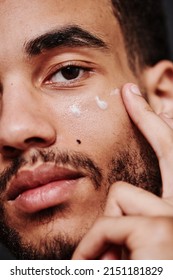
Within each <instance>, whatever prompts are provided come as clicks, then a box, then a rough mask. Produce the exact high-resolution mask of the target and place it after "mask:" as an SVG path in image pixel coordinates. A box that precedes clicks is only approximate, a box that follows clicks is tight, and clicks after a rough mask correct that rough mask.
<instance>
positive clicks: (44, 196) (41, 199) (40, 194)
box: [12, 179, 80, 213]
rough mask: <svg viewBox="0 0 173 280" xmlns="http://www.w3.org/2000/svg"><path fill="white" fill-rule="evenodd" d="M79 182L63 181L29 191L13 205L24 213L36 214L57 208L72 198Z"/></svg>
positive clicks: (20, 196)
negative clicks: (50, 208)
mask: <svg viewBox="0 0 173 280" xmlns="http://www.w3.org/2000/svg"><path fill="white" fill-rule="evenodd" d="M79 180H80V179H76V180H67V181H66V180H61V181H56V182H51V183H49V184H47V185H44V186H40V187H37V188H35V189H30V190H27V191H25V192H23V193H22V194H21V195H19V196H18V197H17V198H16V199H15V200H14V201H12V203H13V205H14V206H15V207H16V209H18V210H19V211H22V212H24V213H36V212H38V211H41V210H43V209H46V208H49V207H53V206H57V205H58V204H61V203H64V202H66V201H68V200H69V199H70V198H71V196H72V195H73V193H74V190H75V188H76V186H77V184H78V181H79Z"/></svg>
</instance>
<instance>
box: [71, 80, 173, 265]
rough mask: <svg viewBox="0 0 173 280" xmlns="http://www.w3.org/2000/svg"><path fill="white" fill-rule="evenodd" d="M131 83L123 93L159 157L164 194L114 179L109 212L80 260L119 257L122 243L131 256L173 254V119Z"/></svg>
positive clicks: (98, 223)
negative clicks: (159, 112) (156, 112)
mask: <svg viewBox="0 0 173 280" xmlns="http://www.w3.org/2000/svg"><path fill="white" fill-rule="evenodd" d="M131 86H134V85H131V84H127V85H125V86H124V88H123V90H122V98H123V100H124V103H125V106H126V108H127V111H128V113H129V115H130V117H131V118H132V120H133V121H134V122H135V123H136V125H137V126H138V128H139V129H140V130H141V131H142V132H143V134H144V135H145V137H146V138H147V139H148V141H149V142H150V143H151V145H152V146H153V148H154V149H155V152H156V154H157V156H158V158H159V163H160V168H161V173H162V179H163V193H162V197H161V198H158V197H157V196H155V195H153V194H151V193H149V192H146V191H145V190H142V189H138V188H135V186H133V185H130V184H127V183H125V182H117V183H115V184H113V185H112V187H111V189H110V191H109V196H108V199H107V203H106V207H105V211H104V215H103V216H102V217H101V218H99V219H98V220H97V221H96V222H95V223H94V225H93V227H92V228H91V230H90V231H89V232H88V233H87V234H86V235H85V237H84V239H83V240H82V241H81V243H80V244H79V246H78V248H77V249H76V251H75V253H74V255H73V259H74V260H75V259H78V260H79V259H80V260H84V259H85V260H89V259H105V260H106V259H108V260H114V259H119V258H121V256H122V253H121V250H120V248H122V247H121V246H123V248H125V249H126V252H128V253H126V254H125V256H124V257H125V258H128V259H131V260H146V259H153V260H156V259H157V260H162V259H166V260H172V259H173V253H172V248H173V241H172V233H173V218H172V215H173V190H172V122H171V119H170V118H169V117H168V116H167V117H166V116H165V115H161V116H158V115H156V114H155V113H154V111H153V110H152V108H151V107H150V106H149V104H147V102H146V101H145V99H144V98H143V97H142V95H141V93H140V91H139V89H138V94H137V95H136V94H134V93H133V92H132V91H131ZM136 115H138V118H136ZM163 133H164V135H166V136H167V137H166V139H163V137H162V135H163ZM168 150H169V153H168V152H167V151H168ZM113 225H114V226H113ZM117 246H120V247H117Z"/></svg>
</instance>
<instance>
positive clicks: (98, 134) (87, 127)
mask: <svg viewBox="0 0 173 280" xmlns="http://www.w3.org/2000/svg"><path fill="white" fill-rule="evenodd" d="M55 110H56V109H54V111H55ZM60 111H61V114H60ZM56 114H57V117H56V118H57V125H58V123H59V129H58V127H57V133H58V135H57V137H58V138H59V139H60V140H59V141H62V143H63V144H62V145H60V146H61V147H62V146H63V148H65V149H67V147H68V149H69V150H75V151H76V150H77V151H81V152H85V153H87V154H88V155H91V156H93V155H95V157H96V158H97V159H99V160H100V159H101V158H103V155H108V154H111V153H112V149H114V148H115V143H116V142H121V140H120V138H122V140H123V139H124V131H126V126H127V122H128V118H127V114H126V113H125V110H124V107H123V103H122V100H121V97H120V94H119V92H118V91H117V90H116V91H114V90H109V92H108V93H107V94H105V92H99V93H98V92H97V94H95V95H92V96H87V95H85V96H82V97H80V98H70V99H68V101H67V102H66V103H65V105H63V106H61V109H60V110H58V111H57V113H56ZM58 120H59V121H58ZM55 122H56V121H55ZM58 138H57V139H58ZM59 144H60V142H59ZM117 148H118V147H117Z"/></svg>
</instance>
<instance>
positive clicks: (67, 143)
mask: <svg viewBox="0 0 173 280" xmlns="http://www.w3.org/2000/svg"><path fill="white" fill-rule="evenodd" d="M0 34H1V44H0V83H1V84H0V85H1V111H0V148H1V157H0V168H1V169H0V171H1V200H0V201H1V227H0V228H1V234H0V235H1V239H2V241H3V242H4V243H6V244H7V245H8V246H10V248H11V249H12V250H13V251H16V252H17V250H18V252H17V256H18V257H19V258H64V259H65V258H70V257H71V254H72V252H73V250H74V248H75V246H76V244H77V243H78V242H79V240H80V239H81V238H82V236H83V235H84V234H85V232H86V231H87V230H88V228H90V227H91V225H92V223H93V222H94V220H95V219H96V218H97V217H98V216H99V215H101V214H102V212H103V210H104V205H105V201H106V196H107V193H108V190H109V187H110V185H111V184H112V183H113V182H115V181H116V180H126V181H129V182H132V183H135V184H136V185H139V186H140V187H145V188H146V184H147V179H146V178H150V175H149V174H147V170H146V166H147V165H148V167H149V165H150V164H151V165H152V163H151V159H149V156H148V154H147V152H146V150H147V149H149V148H148V146H147V144H146V143H145V141H144V140H143V138H142V137H141V136H140V135H139V134H138V133H137V131H136V130H135V129H134V128H133V125H132V124H131V122H130V120H129V117H128V115H127V113H126V111H125V109H124V106H123V103H122V100H121V97H120V94H119V93H118V89H120V88H121V86H122V85H123V84H124V83H126V82H128V81H131V82H137V81H136V80H135V77H134V76H133V74H132V73H131V71H130V70H129V66H128V63H127V57H126V52H125V48H124V43H123V39H122V34H121V31H120V28H119V25H118V22H117V20H116V18H115V16H114V15H113V11H112V8H111V3H110V1H107V0H101V1H100V0H95V1H92V0H87V1H81V0H63V1H61V0H49V1H42V0H30V1H24V0H22V1H20V0H19V1H12V0H8V1H1V2H0ZM146 147H147V149H146ZM148 169H149V170H150V172H151V168H148ZM153 172H154V171H153ZM151 173H152V172H151ZM151 185H152V184H151ZM151 187H152V186H151ZM22 248H23V249H22ZM22 250H23V251H22Z"/></svg>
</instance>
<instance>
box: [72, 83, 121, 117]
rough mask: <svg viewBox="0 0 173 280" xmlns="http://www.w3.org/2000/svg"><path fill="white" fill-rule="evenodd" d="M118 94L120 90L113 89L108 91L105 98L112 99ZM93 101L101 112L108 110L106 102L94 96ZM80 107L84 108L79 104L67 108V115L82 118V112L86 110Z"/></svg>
mask: <svg viewBox="0 0 173 280" xmlns="http://www.w3.org/2000/svg"><path fill="white" fill-rule="evenodd" d="M119 94H120V89H119V88H114V89H112V90H111V91H110V93H109V95H108V96H107V97H111V96H112V97H113V96H117V95H119ZM94 100H95V102H96V105H97V107H98V108H99V109H101V110H103V111H104V110H106V109H108V107H109V103H108V101H106V100H104V99H103V98H101V97H100V96H98V95H97V96H95V98H94ZM82 107H84V106H81V105H80V103H79V102H76V103H74V104H72V105H70V106H69V107H68V113H69V114H70V115H73V116H74V117H76V118H80V117H82V115H83V113H84V111H86V108H85V109H83V108H82Z"/></svg>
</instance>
